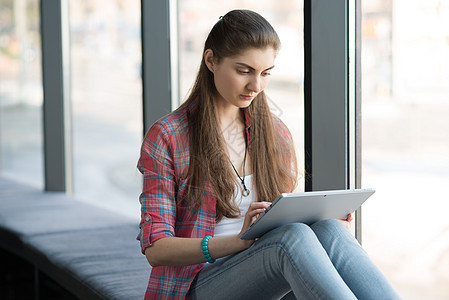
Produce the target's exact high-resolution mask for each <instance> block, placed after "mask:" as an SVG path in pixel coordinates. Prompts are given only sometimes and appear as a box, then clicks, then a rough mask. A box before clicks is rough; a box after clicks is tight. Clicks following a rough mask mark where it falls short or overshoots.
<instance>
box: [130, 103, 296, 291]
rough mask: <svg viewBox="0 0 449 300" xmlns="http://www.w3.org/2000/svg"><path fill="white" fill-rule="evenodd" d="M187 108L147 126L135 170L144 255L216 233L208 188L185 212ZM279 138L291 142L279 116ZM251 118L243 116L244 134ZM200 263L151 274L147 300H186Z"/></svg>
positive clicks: (211, 193) (213, 202)
mask: <svg viewBox="0 0 449 300" xmlns="http://www.w3.org/2000/svg"><path fill="white" fill-rule="evenodd" d="M190 111H191V109H189V108H186V109H183V110H181V111H177V112H172V113H170V114H169V115H167V116H165V117H164V118H162V119H160V120H159V121H157V122H156V123H154V124H153V126H152V127H151V128H150V130H149V132H148V133H147V135H146V137H145V140H144V142H143V144H142V148H141V156H140V159H139V162H138V165H137V167H138V169H139V171H140V172H141V173H142V174H143V177H144V180H143V191H142V194H141V195H140V203H141V222H140V233H139V235H138V237H137V239H138V240H140V244H141V248H142V253H144V251H145V249H146V248H147V247H149V246H150V245H152V243H154V242H155V241H156V240H158V239H161V238H164V237H169V236H173V237H174V236H176V237H190V238H202V237H204V236H206V235H211V236H213V235H214V229H215V208H216V197H215V194H214V191H213V188H212V186H211V185H210V184H206V187H205V203H204V204H203V205H202V207H201V209H199V210H198V211H197V212H192V211H191V210H190V209H189V203H188V194H187V179H188V178H187V174H188V170H189V162H190V154H189V133H188V119H187V118H188V115H189V113H190ZM274 120H275V124H277V125H279V128H280V133H281V134H282V136H283V137H284V138H286V139H288V140H289V142H291V136H290V132H289V131H288V129H287V127H286V126H285V125H284V124H283V123H282V122H281V121H280V120H279V119H278V118H277V117H275V118H274ZM249 127H250V120H249V118H248V117H246V124H245V128H246V132H247V134H248V133H249ZM202 267H203V264H198V265H191V266H183V267H174V266H161V267H155V268H152V270H151V276H150V280H149V283H148V287H147V291H146V294H145V299H184V298H185V295H186V294H187V292H188V290H189V288H190V284H191V282H192V281H193V279H194V278H195V275H196V274H197V273H198V272H199V271H200V270H201V269H202Z"/></svg>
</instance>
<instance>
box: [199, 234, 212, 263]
mask: <svg viewBox="0 0 449 300" xmlns="http://www.w3.org/2000/svg"><path fill="white" fill-rule="evenodd" d="M210 238H211V236H210V235H206V236H205V237H204V238H203V241H202V242H201V250H202V251H203V256H204V258H205V259H206V261H207V262H208V263H210V264H211V263H214V262H215V259H213V258H212V257H211V256H210V253H209V239H210Z"/></svg>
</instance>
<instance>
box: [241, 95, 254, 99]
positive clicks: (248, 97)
mask: <svg viewBox="0 0 449 300" xmlns="http://www.w3.org/2000/svg"><path fill="white" fill-rule="evenodd" d="M240 98H242V99H243V100H253V98H254V96H248V95H240Z"/></svg>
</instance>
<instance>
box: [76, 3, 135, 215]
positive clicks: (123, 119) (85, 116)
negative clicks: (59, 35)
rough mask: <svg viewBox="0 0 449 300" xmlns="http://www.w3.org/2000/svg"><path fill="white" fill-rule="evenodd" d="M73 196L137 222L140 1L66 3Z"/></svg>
mask: <svg viewBox="0 0 449 300" xmlns="http://www.w3.org/2000/svg"><path fill="white" fill-rule="evenodd" d="M69 9H70V37H71V51H70V52H71V53H70V54H71V60H72V61H71V69H72V70H71V72H72V74H71V75H72V98H71V100H72V111H73V116H72V118H73V170H74V193H75V195H77V196H79V197H80V198H84V199H89V202H92V203H94V204H97V205H101V206H105V207H107V208H109V209H113V210H117V211H119V212H121V213H124V214H127V215H130V216H133V217H135V218H137V217H138V214H137V213H136V212H138V211H139V206H138V205H139V202H138V201H137V198H138V195H139V193H140V189H141V186H140V182H141V181H140V175H139V173H138V171H137V168H136V165H137V160H138V158H139V149H140V144H141V142H142V86H141V85H142V84H141V77H140V75H141V73H140V68H141V46H140V1H138V0H133V1H129V0H128V1H124V0H115V1H110V0H103V1H87V0H83V1H70V6H69Z"/></svg>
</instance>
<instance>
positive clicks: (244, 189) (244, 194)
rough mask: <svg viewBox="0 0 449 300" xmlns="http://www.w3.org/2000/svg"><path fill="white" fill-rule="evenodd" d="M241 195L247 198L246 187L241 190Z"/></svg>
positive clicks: (247, 191)
mask: <svg viewBox="0 0 449 300" xmlns="http://www.w3.org/2000/svg"><path fill="white" fill-rule="evenodd" d="M242 195H243V197H248V196H249V190H248V189H247V188H246V187H245V188H243V189H242Z"/></svg>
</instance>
